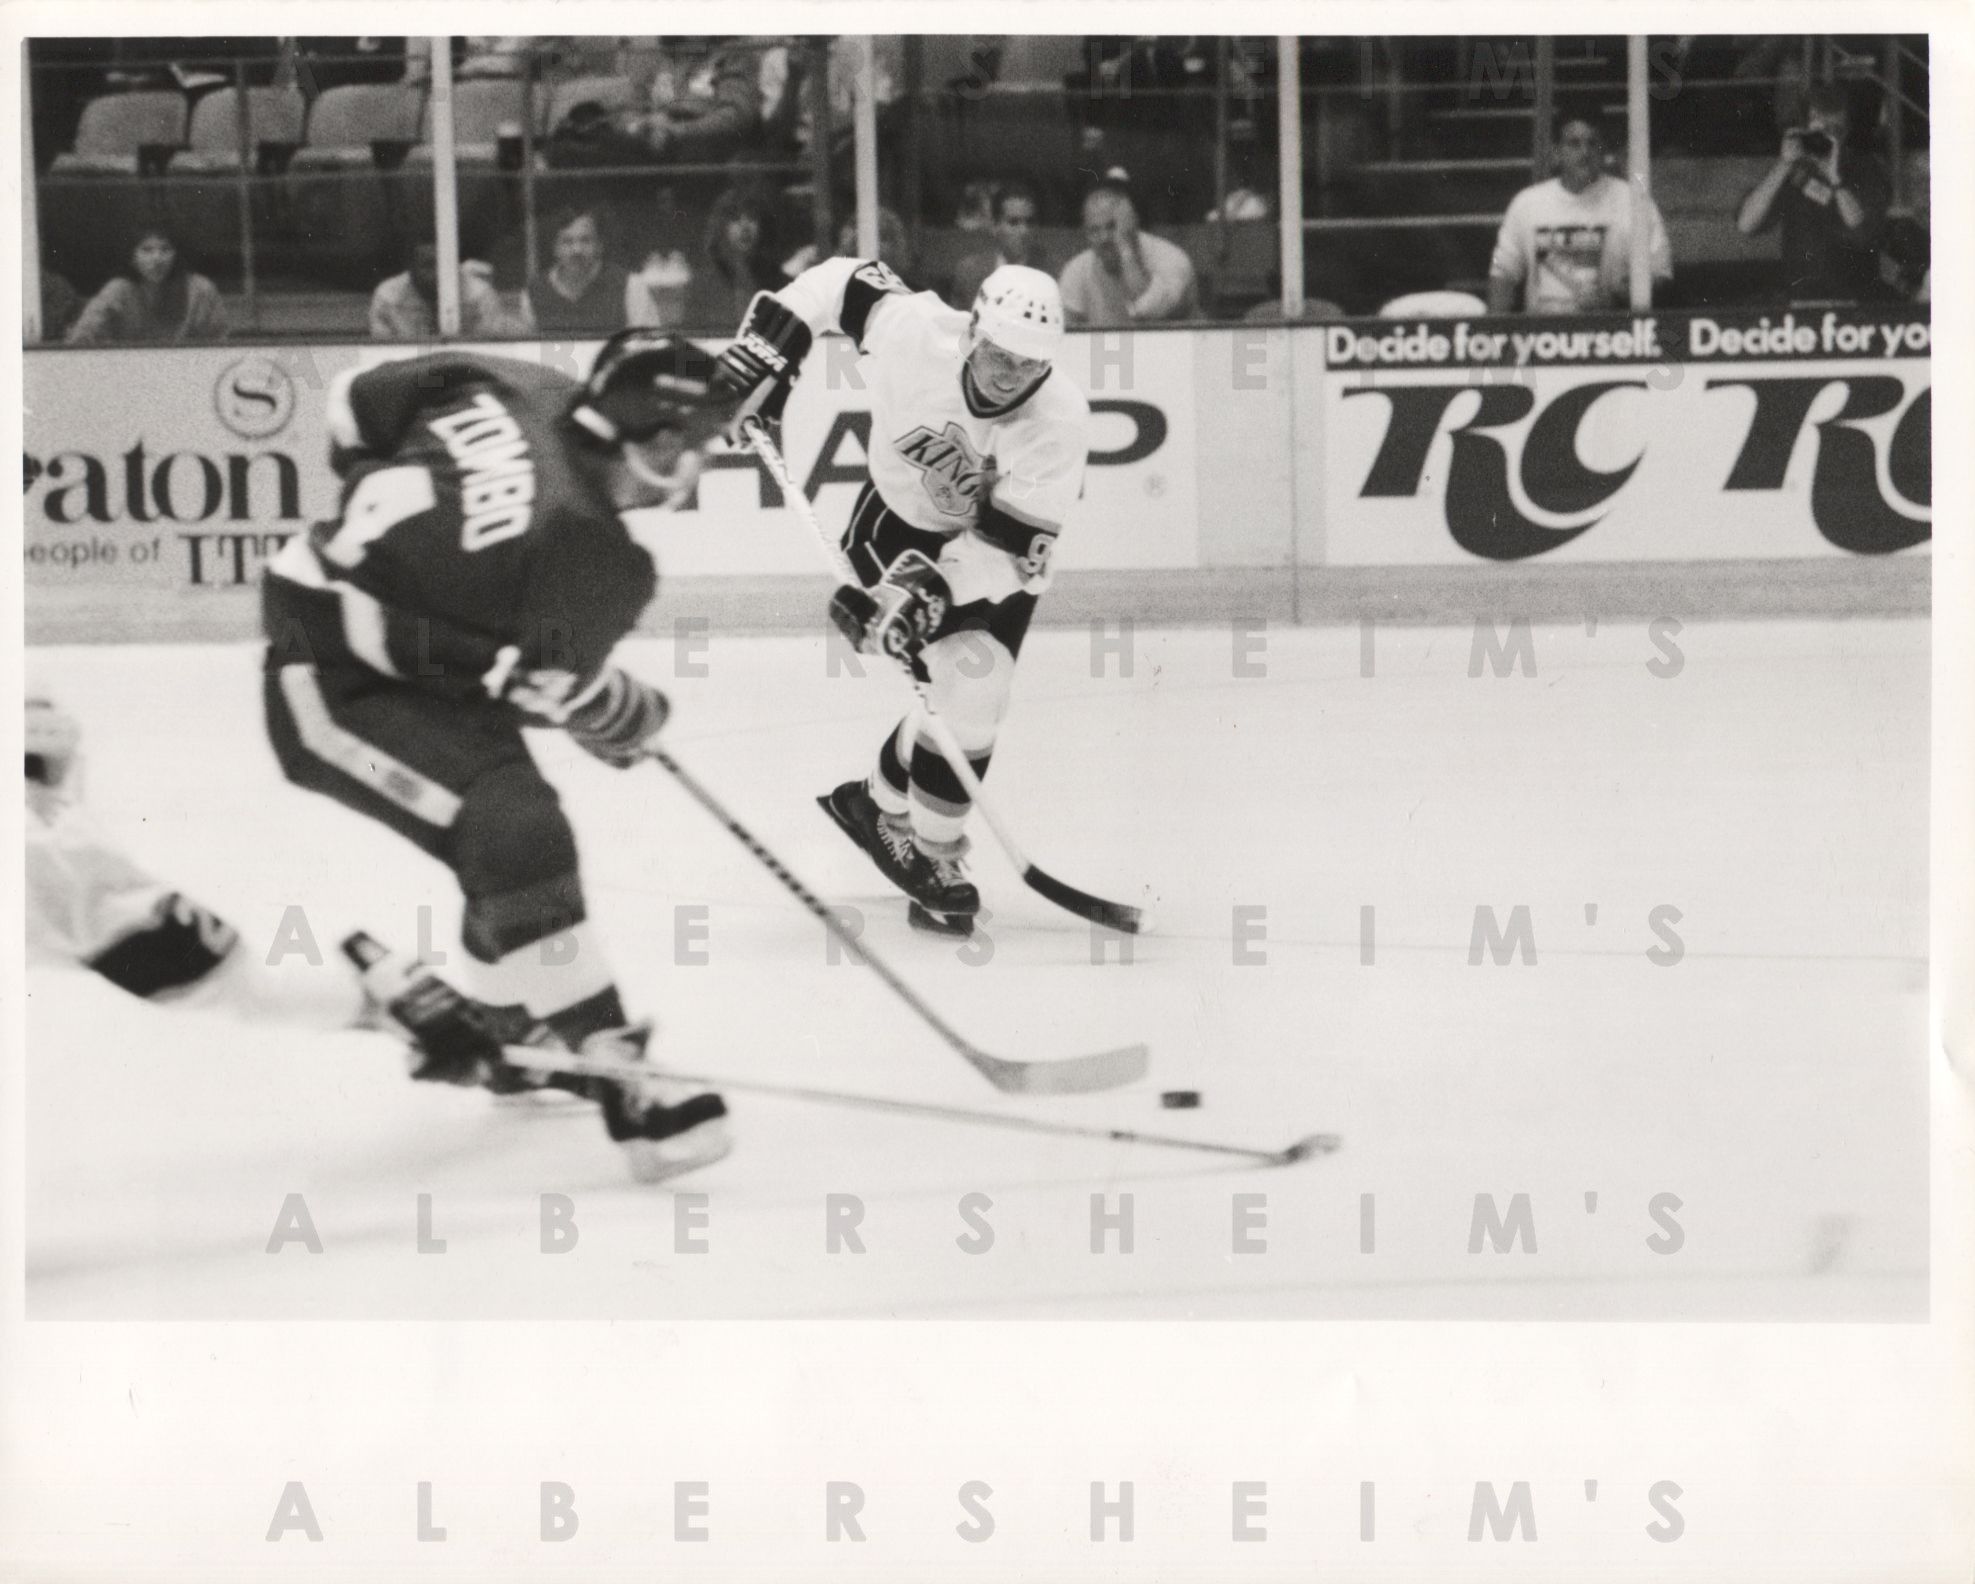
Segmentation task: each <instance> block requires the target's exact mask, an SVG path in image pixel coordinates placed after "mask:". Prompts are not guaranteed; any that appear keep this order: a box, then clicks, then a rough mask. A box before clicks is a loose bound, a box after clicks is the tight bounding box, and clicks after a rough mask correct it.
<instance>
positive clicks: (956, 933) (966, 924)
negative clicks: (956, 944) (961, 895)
mask: <svg viewBox="0 0 1975 1584" xmlns="http://www.w3.org/2000/svg"><path fill="white" fill-rule="evenodd" d="M905 922H906V923H908V924H910V925H911V926H912V927H913V928H914V929H916V930H924V931H925V932H926V933H927V934H928V935H946V936H950V937H954V938H957V939H960V940H965V939H966V938H967V937H968V936H970V935H972V934H973V933H974V920H973V916H972V915H971V914H968V913H935V912H933V911H932V910H931V909H930V908H926V907H922V906H920V905H919V904H918V903H917V902H911V903H908V904H907V905H906V909H905Z"/></svg>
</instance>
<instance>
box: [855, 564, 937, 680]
mask: <svg viewBox="0 0 1975 1584" xmlns="http://www.w3.org/2000/svg"><path fill="white" fill-rule="evenodd" d="M952 606H953V590H952V589H950V588H949V587H948V586H947V582H946V578H945V577H944V576H943V575H942V574H941V572H940V569H939V568H938V567H936V566H934V565H933V563H932V562H931V561H929V560H927V559H926V557H925V556H924V555H923V554H922V553H921V552H919V551H917V550H908V551H906V552H905V554H903V555H902V556H900V557H899V558H898V559H897V560H896V561H894V562H892V564H891V566H890V568H889V569H887V571H886V572H885V576H884V580H883V581H882V582H881V583H879V584H878V585H877V586H876V587H875V588H869V589H863V588H859V587H858V586H857V585H856V584H854V583H846V584H844V586H843V587H842V588H840V589H838V590H837V591H836V593H835V594H833V595H831V596H830V620H831V621H833V622H834V623H836V626H837V630H838V631H839V632H841V633H842V634H843V635H844V636H845V637H846V638H848V639H849V640H850V641H851V643H852V644H853V645H855V646H856V648H857V649H858V650H859V651H860V652H862V653H864V654H882V655H889V656H890V657H891V658H892V659H894V660H896V661H898V663H899V664H900V665H902V666H905V667H906V668H907V669H908V670H910V671H911V672H912V674H913V675H914V676H915V677H919V678H923V677H924V675H925V666H924V664H923V663H922V662H921V660H920V658H919V656H920V652H921V651H922V650H923V649H924V648H925V647H926V645H927V644H929V643H931V642H932V641H933V640H934V639H935V638H937V637H939V635H940V628H941V626H943V625H944V624H945V621H946V615H947V612H948V611H949V610H950V609H951V608H952Z"/></svg>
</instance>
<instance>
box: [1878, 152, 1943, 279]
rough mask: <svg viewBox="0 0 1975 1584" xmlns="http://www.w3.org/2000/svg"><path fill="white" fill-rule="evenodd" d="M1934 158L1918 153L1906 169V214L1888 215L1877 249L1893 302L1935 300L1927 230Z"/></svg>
mask: <svg viewBox="0 0 1975 1584" xmlns="http://www.w3.org/2000/svg"><path fill="white" fill-rule="evenodd" d="M1932 174H1933V157H1932V155H1931V154H1930V153H1929V151H1928V150H1926V149H1924V148H1923V149H1920V150H1917V151H1916V152H1915V153H1914V155H1913V156H1912V159H1911V160H1910V161H1909V163H1908V166H1907V177H1908V180H1909V181H1910V182H1911V183H1912V191H1911V192H1910V194H1909V196H1908V199H1907V209H1908V212H1907V213H1905V214H1899V215H1891V216H1889V217H1888V218H1887V221H1886V235H1885V238H1884V240H1883V241H1881V243H1880V245H1879V280H1880V283H1881V284H1882V285H1883V286H1884V287H1885V288H1886V290H1887V291H1888V292H1889V293H1890V294H1891V295H1892V296H1893V297H1895V298H1897V299H1901V300H1904V301H1906V302H1921V303H1924V302H1932V301H1933V299H1934V239H1933V236H1932V234H1931V232H1930V231H1929V229H1928V222H1929V219H1930V218H1931V216H1932V213H1933V195H1932V192H1931V190H1930V189H1931V188H1932V185H1933V183H1932V180H1931V177H1932Z"/></svg>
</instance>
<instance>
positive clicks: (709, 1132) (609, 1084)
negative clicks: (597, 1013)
mask: <svg viewBox="0 0 1975 1584" xmlns="http://www.w3.org/2000/svg"><path fill="white" fill-rule="evenodd" d="M650 1038H651V1025H650V1024H649V1023H632V1024H630V1025H628V1026H626V1027H624V1028H616V1029H604V1030H601V1031H600V1032H598V1033H595V1034H592V1035H591V1036H590V1037H589V1038H588V1039H586V1040H584V1041H583V1054H584V1055H585V1056H603V1057H610V1058H615V1059H618V1060H623V1061H643V1060H644V1056H645V1044H646V1042H647V1041H648V1040H650ZM590 1081H591V1082H592V1083H594V1084H596V1085H597V1101H598V1103H599V1104H600V1105H601V1106H602V1107H603V1122H604V1127H605V1128H606V1129H608V1130H609V1133H610V1136H611V1139H612V1140H613V1141H614V1142H616V1143H618V1144H621V1145H622V1146H623V1147H624V1153H625V1156H626V1158H627V1159H628V1160H629V1162H630V1166H631V1175H632V1176H633V1177H635V1178H637V1179H638V1181H639V1182H643V1183H655V1182H663V1181H664V1180H665V1179H666V1178H668V1177H676V1176H678V1175H679V1174H680V1173H681V1172H688V1171H693V1170H695V1169H697V1168H698V1167H701V1166H710V1165H712V1164H713V1162H715V1161H717V1160H719V1159H720V1158H721V1157H722V1156H724V1155H725V1154H726V1153H727V1152H728V1151H729V1150H730V1149H732V1148H733V1147H734V1146H733V1140H732V1139H730V1138H729V1137H728V1136H727V1102H726V1101H724V1100H722V1099H721V1098H720V1096H718V1095H717V1094H696V1095H691V1096H688V1097H687V1098H685V1099H683V1100H681V1101H680V1102H679V1103H678V1104H677V1105H668V1104H666V1102H665V1101H664V1100H663V1099H661V1098H660V1097H659V1094H658V1085H659V1083H660V1082H661V1081H662V1075H661V1074H660V1073H659V1072H658V1071H657V1070H656V1069H654V1071H653V1073H652V1077H651V1080H650V1081H649V1082H646V1083H642V1084H634V1083H617V1082H614V1081H612V1080H610V1079H595V1078H593V1079H591V1080H590Z"/></svg>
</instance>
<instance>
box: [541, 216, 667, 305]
mask: <svg viewBox="0 0 1975 1584" xmlns="http://www.w3.org/2000/svg"><path fill="white" fill-rule="evenodd" d="M549 238H550V241H549V247H550V262H549V266H548V268H547V269H545V270H543V271H542V273H541V274H539V275H537V276H536V277H535V278H534V280H532V281H530V282H529V283H528V289H527V291H526V292H525V293H524V294H523V296H522V305H523V310H524V312H525V313H526V315H527V318H528V328H529V329H530V330H531V331H535V332H537V333H539V334H543V335H549V336H564V335H570V336H574V335H588V334H600V335H608V334H610V333H611V332H612V331H614V330H622V329H623V328H624V327H625V326H626V325H657V324H659V323H660V322H661V321H660V316H659V312H658V304H657V303H656V302H655V301H654V300H653V298H652V294H651V292H650V291H649V290H648V289H647V287H646V285H645V280H644V276H643V275H642V274H639V275H633V274H632V273H631V272H630V271H629V270H627V269H625V268H624V266H623V265H621V264H615V263H612V262H611V260H610V259H609V258H607V257H606V256H605V253H606V249H605V246H604V228H603V216H602V215H601V214H600V213H599V212H598V211H597V210H596V209H594V208H576V207H571V208H567V209H563V210H560V211H558V212H557V213H556V214H554V215H552V216H551V217H550V219H549Z"/></svg>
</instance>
